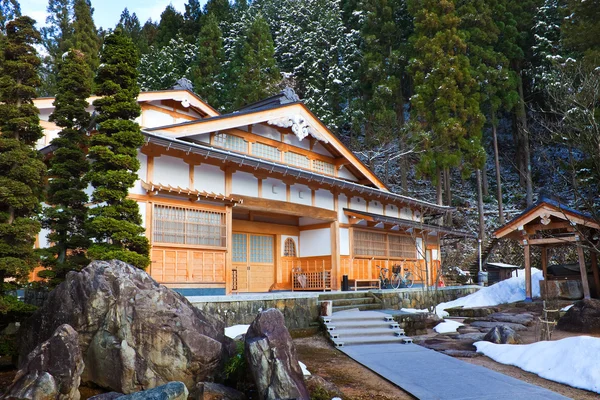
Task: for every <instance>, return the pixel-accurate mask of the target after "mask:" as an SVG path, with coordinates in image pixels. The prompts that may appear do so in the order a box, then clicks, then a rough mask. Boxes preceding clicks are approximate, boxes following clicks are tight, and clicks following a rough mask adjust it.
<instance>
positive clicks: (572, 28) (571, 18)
mask: <svg viewBox="0 0 600 400" xmlns="http://www.w3.org/2000/svg"><path fill="white" fill-rule="evenodd" d="M566 3H567V12H566V14H567V16H568V17H567V18H566V19H565V23H564V24H563V34H564V42H565V46H566V47H567V48H568V49H569V50H570V51H573V52H575V53H578V54H580V55H583V56H585V57H586V58H587V59H588V60H589V62H590V65H592V66H598V65H600V61H599V60H600V0H586V1H581V0H566Z"/></svg>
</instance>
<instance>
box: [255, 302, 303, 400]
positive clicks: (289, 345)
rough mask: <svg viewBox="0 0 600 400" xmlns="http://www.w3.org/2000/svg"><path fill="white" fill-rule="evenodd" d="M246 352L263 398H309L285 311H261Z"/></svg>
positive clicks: (259, 393)
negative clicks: (284, 316)
mask: <svg viewBox="0 0 600 400" xmlns="http://www.w3.org/2000/svg"><path fill="white" fill-rule="evenodd" d="M245 340H246V342H245V353H246V359H247V361H248V366H249V368H250V372H251V374H252V377H253V379H254V384H255V385H256V389H257V391H258V397H259V399H261V400H275V399H297V400H305V399H306V400H308V399H309V398H310V396H309V394H308V390H307V389H306V386H305V384H304V376H303V374H302V370H301V369H300V365H299V364H298V358H297V357H296V349H295V348H294V344H293V342H292V338H291V336H290V333H289V332H288V330H287V328H286V327H285V325H284V319H283V314H282V313H281V311H279V310H277V309H274V308H270V309H268V310H266V311H263V312H261V313H259V314H258V316H257V317H256V319H255V320H254V322H252V324H251V325H250V328H248V332H247V333H246V339H245Z"/></svg>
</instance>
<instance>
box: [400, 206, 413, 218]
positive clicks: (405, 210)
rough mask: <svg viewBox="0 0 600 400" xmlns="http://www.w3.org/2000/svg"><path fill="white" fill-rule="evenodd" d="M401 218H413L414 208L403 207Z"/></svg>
mask: <svg viewBox="0 0 600 400" xmlns="http://www.w3.org/2000/svg"><path fill="white" fill-rule="evenodd" d="M400 218H402V219H411V220H412V218H413V215H412V210H411V209H410V208H406V207H403V208H402V209H401V210H400Z"/></svg>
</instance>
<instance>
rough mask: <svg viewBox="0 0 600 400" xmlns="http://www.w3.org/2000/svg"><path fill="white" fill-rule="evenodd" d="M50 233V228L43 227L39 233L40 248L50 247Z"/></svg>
mask: <svg viewBox="0 0 600 400" xmlns="http://www.w3.org/2000/svg"><path fill="white" fill-rule="evenodd" d="M49 234H50V229H46V228H42V229H41V230H40V233H38V243H39V245H40V249H47V248H48V247H50V242H49V241H48V235H49Z"/></svg>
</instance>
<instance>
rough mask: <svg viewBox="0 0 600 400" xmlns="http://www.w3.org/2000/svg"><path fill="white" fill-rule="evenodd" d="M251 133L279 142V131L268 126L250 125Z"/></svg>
mask: <svg viewBox="0 0 600 400" xmlns="http://www.w3.org/2000/svg"><path fill="white" fill-rule="evenodd" d="M252 133H254V134H256V135H260V136H263V137H266V138H269V139H273V140H277V141H278V142H281V133H280V132H279V131H278V130H277V129H275V128H271V127H270V126H265V125H261V124H255V125H252Z"/></svg>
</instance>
